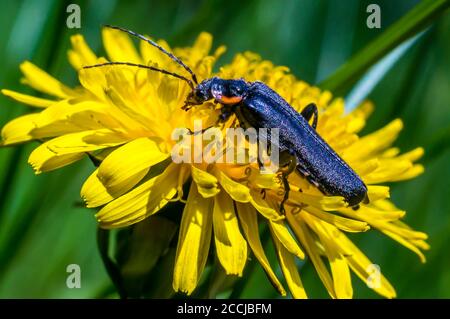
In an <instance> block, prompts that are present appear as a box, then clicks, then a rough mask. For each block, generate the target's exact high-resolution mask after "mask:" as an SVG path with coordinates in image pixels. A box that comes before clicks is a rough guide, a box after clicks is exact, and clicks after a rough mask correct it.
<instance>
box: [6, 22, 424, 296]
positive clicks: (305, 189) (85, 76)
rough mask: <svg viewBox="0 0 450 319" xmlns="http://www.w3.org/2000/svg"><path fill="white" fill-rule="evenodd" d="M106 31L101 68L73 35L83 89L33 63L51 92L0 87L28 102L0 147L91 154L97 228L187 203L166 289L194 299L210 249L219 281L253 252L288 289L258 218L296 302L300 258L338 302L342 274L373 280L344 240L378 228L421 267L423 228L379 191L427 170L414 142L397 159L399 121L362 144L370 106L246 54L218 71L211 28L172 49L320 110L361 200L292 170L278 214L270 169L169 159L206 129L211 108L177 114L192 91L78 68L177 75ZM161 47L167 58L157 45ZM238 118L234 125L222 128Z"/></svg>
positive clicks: (42, 167) (48, 162)
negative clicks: (359, 185) (201, 126)
mask: <svg viewBox="0 0 450 319" xmlns="http://www.w3.org/2000/svg"><path fill="white" fill-rule="evenodd" d="M102 36H103V43H104V46H105V49H106V53H107V58H108V60H107V59H106V58H103V57H97V56H96V55H95V54H94V53H93V52H92V50H91V49H90V48H89V47H88V45H87V44H86V43H85V41H84V39H83V37H82V36H81V35H75V36H73V37H72V38H71V42H72V49H71V50H70V51H69V52H68V58H69V61H70V63H71V65H72V66H73V67H74V68H75V70H76V71H77V72H78V77H79V82H80V86H79V87H76V88H69V87H67V86H66V85H64V84H62V83H61V82H60V81H58V80H57V79H55V78H53V77H52V76H51V75H49V74H47V73H46V72H45V71H43V70H41V69H39V68H38V67H37V66H35V65H33V64H32V63H30V62H24V63H22V64H21V66H20V68H21V71H22V73H23V75H24V79H23V82H24V83H25V84H27V85H29V86H30V87H32V88H34V89H36V90H37V91H40V92H42V93H44V94H45V95H46V96H47V97H44V98H41V97H39V98H38V97H34V96H30V95H25V94H22V93H18V92H13V91H10V90H6V89H5V90H2V93H3V94H4V95H6V96H9V97H10V98H12V99H14V100H16V101H18V102H21V103H25V104H27V105H30V106H32V107H34V108H35V112H32V113H30V114H27V115H24V116H21V117H18V118H16V119H13V120H12V121H10V122H9V123H7V124H6V125H5V126H4V127H3V129H2V132H1V135H2V145H3V146H8V145H14V144H19V143H24V142H29V141H32V140H36V141H40V142H41V144H40V145H39V146H37V147H36V148H35V149H34V151H33V152H32V153H31V155H30V157H29V163H30V164H31V165H32V167H33V169H34V170H35V172H36V173H37V174H39V173H41V172H46V171H50V170H54V169H57V168H61V167H63V166H66V165H68V164H71V163H73V162H75V161H78V160H80V159H82V158H84V157H86V156H87V155H88V156H90V157H91V158H92V159H94V160H95V161H98V164H99V165H98V167H97V168H96V169H95V170H94V171H93V172H92V174H91V175H90V177H89V178H88V179H87V180H86V181H85V183H84V185H83V186H82V189H81V196H82V198H83V199H84V201H85V202H86V205H87V207H92V208H98V209H99V210H98V212H97V214H96V218H97V220H98V222H99V224H100V226H101V227H103V228H117V227H125V226H129V225H132V224H134V223H138V222H140V221H142V220H144V219H145V218H147V217H149V216H151V215H153V214H156V213H158V211H160V210H161V208H162V207H164V206H165V205H167V203H169V202H170V201H176V200H183V201H184V200H185V201H186V204H185V207H184V210H183V212H182V219H181V224H180V230H179V238H178V246H177V253H176V259H175V264H174V275H173V288H174V290H175V291H181V292H184V293H186V294H191V293H192V292H193V291H194V289H195V288H196V286H197V284H198V282H199V279H200V276H201V274H202V272H203V270H204V268H205V265H206V262H207V257H208V254H209V253H210V250H212V249H211V247H214V248H215V252H214V253H215V254H216V256H217V258H218V260H219V262H220V264H221V265H222V267H223V269H224V270H225V272H226V273H227V274H228V275H237V276H242V274H243V270H244V267H245V265H246V262H247V260H248V258H249V255H250V254H253V256H254V257H255V258H256V259H257V261H258V262H259V263H260V265H261V266H262V268H263V269H264V271H265V272H266V274H267V277H268V278H269V280H270V281H271V283H272V284H273V286H274V287H275V288H276V289H277V290H278V291H279V293H280V294H281V295H286V294H287V293H286V290H285V286H284V285H283V284H282V281H280V279H279V278H278V277H277V275H276V274H275V272H274V270H273V268H272V266H271V265H270V264H269V260H268V258H267V257H266V255H265V252H264V248H265V247H263V245H262V244H261V241H260V237H259V228H258V227H259V224H260V223H265V224H266V225H268V226H267V227H268V228H269V229H270V234H271V238H272V240H273V242H274V247H275V249H276V252H277V256H278V261H279V266H280V268H281V270H282V273H283V275H284V279H285V283H286V285H287V287H288V288H289V291H290V292H291V294H292V296H293V297H295V298H306V297H307V293H306V291H305V289H304V287H303V285H302V281H301V277H300V273H299V269H298V267H297V262H296V259H297V258H298V259H305V258H306V257H308V259H309V261H310V262H311V263H312V264H313V265H314V267H315V269H316V270H317V273H318V276H319V278H320V280H321V281H322V282H323V284H324V286H325V287H326V289H327V291H328V293H329V295H330V296H331V297H333V298H351V297H352V295H353V289H352V282H351V272H354V273H355V274H356V275H357V276H358V277H359V278H361V280H363V281H366V280H367V279H368V278H369V277H370V275H371V270H370V267H371V265H372V262H371V261H370V260H369V259H368V258H367V257H366V256H365V255H364V253H363V252H361V251H360V250H359V249H358V247H357V246H356V245H355V244H353V243H352V241H351V240H350V239H349V238H348V237H347V233H357V232H366V231H368V230H369V229H376V230H378V231H380V232H381V233H383V234H385V235H387V236H388V237H390V238H392V239H393V240H395V241H397V242H398V243H400V244H401V245H403V246H405V247H406V248H408V249H410V250H412V251H413V252H415V253H416V254H417V255H418V256H419V258H420V260H421V261H422V262H424V261H425V257H424V255H423V253H422V250H426V249H428V245H427V244H426V242H425V240H426V238H427V236H426V234H424V233H422V232H418V231H415V230H412V229H411V228H410V227H408V226H407V225H406V224H404V223H402V222H401V221H400V219H401V218H402V217H403V216H404V215H405V212H404V211H402V210H401V209H399V208H397V207H396V206H395V205H394V204H393V203H392V202H391V201H390V200H389V187H388V186H385V185H383V184H384V183H387V182H395V181H402V180H407V179H411V178H414V177H416V176H417V175H419V174H421V173H422V172H423V167H422V166H421V165H420V164H415V162H416V161H417V160H418V159H419V158H420V157H421V156H422V154H423V149H422V148H416V149H414V150H412V151H409V152H407V153H402V154H401V153H400V150H399V149H398V148H395V147H393V146H392V144H393V142H394V141H395V139H396V138H397V135H398V134H399V132H400V131H401V129H402V126H403V124H402V122H401V120H399V119H395V120H393V121H392V122H391V123H389V124H387V125H386V126H385V127H383V128H381V129H379V130H377V131H375V132H373V133H371V134H369V135H366V136H362V137H360V136H359V135H358V133H359V132H360V131H361V129H362V128H363V127H364V125H365V123H366V119H367V117H368V116H369V115H370V113H371V112H372V108H373V107H372V104H371V103H369V102H365V103H363V104H362V105H360V106H359V107H358V108H357V109H355V110H354V111H352V112H350V113H348V114H347V113H345V112H344V101H343V100H342V99H341V98H333V97H332V94H331V93H330V92H328V91H321V90H320V89H319V88H317V87H313V86H310V85H308V84H307V83H305V82H303V81H300V80H298V79H296V78H295V77H294V76H293V75H292V74H290V73H289V70H288V69H287V68H286V67H282V66H275V65H273V64H272V63H271V62H269V61H266V60H263V59H261V57H260V56H258V55H257V54H254V53H250V52H245V53H243V54H237V55H236V56H235V57H234V59H233V60H232V62H231V63H230V64H229V65H225V66H223V67H221V68H220V69H219V71H218V72H217V73H214V72H213V67H214V65H215V63H216V60H217V59H218V57H219V56H220V55H221V54H222V53H223V52H224V50H225V48H224V47H222V46H221V47H219V48H218V49H216V50H215V51H214V52H213V53H212V54H211V53H210V51H211V46H212V37H211V35H209V34H207V33H201V34H200V35H199V36H198V38H197V40H196V41H195V43H194V44H193V45H192V46H191V47H186V48H175V49H173V52H174V54H175V55H176V56H178V57H179V58H181V59H182V60H183V61H184V62H185V63H186V64H187V65H189V66H190V67H191V68H192V69H193V70H194V72H195V73H196V74H197V76H198V78H199V80H203V79H206V78H210V77H212V76H213V75H217V76H219V77H222V78H241V77H242V78H244V79H245V80H247V81H255V80H259V81H263V82H264V83H266V84H267V85H268V86H270V87H271V88H273V89H274V90H275V91H276V92H278V93H279V94H280V95H281V96H282V97H283V98H284V99H285V100H286V101H287V102H288V103H290V104H291V105H292V106H293V107H294V108H295V109H296V110H297V111H301V110H302V109H303V108H304V107H305V106H306V105H308V104H309V103H311V102H313V103H316V104H317V106H318V108H319V114H320V115H319V122H318V127H317V132H318V134H320V135H321V136H322V137H323V138H324V140H325V141H326V142H327V143H328V144H329V145H330V146H331V147H332V148H333V149H334V150H335V151H336V152H337V153H338V154H339V155H340V156H341V157H342V158H343V159H344V160H345V161H346V162H347V163H348V164H349V165H350V166H351V167H352V168H353V169H354V170H355V171H356V172H357V173H358V175H359V176H360V177H361V178H362V180H363V181H364V182H365V184H366V185H367V187H368V197H369V199H370V203H369V204H364V203H361V204H360V207H359V209H357V210H353V209H352V208H350V207H348V205H346V203H345V201H344V200H343V198H342V197H339V196H325V195H323V194H322V193H321V192H320V191H319V190H318V189H317V188H316V187H314V186H313V185H311V184H310V183H309V182H308V181H307V180H306V179H304V178H302V177H301V176H300V175H297V173H292V174H291V175H289V178H288V181H289V185H290V188H291V192H290V194H289V199H288V200H287V202H286V205H285V206H286V211H285V214H281V213H280V209H279V203H280V202H281V200H282V197H283V185H282V183H280V181H279V178H277V177H278V175H277V174H261V173H260V171H259V170H258V166H257V165H254V164H253V163H245V164H226V163H205V162H200V163H194V164H189V163H179V164H177V163H174V162H173V161H171V150H172V148H173V147H174V145H175V144H176V141H174V140H173V139H172V133H173V131H174V129H177V128H189V129H192V127H193V123H194V121H195V120H199V119H200V120H202V121H203V123H206V124H205V125H208V126H211V125H214V124H215V123H216V120H217V116H218V114H219V112H218V109H217V108H218V107H217V106H215V105H214V104H212V103H210V102H207V103H205V104H203V105H201V106H198V107H194V108H192V109H190V110H189V111H188V112H184V111H182V110H181V107H182V106H183V104H184V101H185V98H186V96H187V94H188V93H189V92H190V88H189V86H188V85H187V84H186V83H185V82H183V81H180V80H178V79H176V78H173V77H168V76H165V75H163V74H160V73H157V72H151V71H148V70H143V69H138V68H132V67H129V66H115V67H102V68H92V69H83V66H88V65H94V64H98V63H104V62H106V61H127V62H132V63H139V64H146V65H157V66H158V67H159V68H163V69H167V70H170V71H173V72H174V71H177V72H183V70H181V71H180V67H179V66H178V65H176V64H175V63H173V61H171V60H170V59H169V58H167V57H166V56H164V55H162V54H161V53H160V52H159V51H158V50H156V49H155V48H153V47H151V46H149V45H148V44H147V43H145V42H141V43H140V46H139V50H137V49H136V48H135V46H134V45H133V42H132V41H131V39H130V38H129V37H128V36H127V35H126V34H124V33H121V32H119V31H117V30H112V29H103V33H102ZM159 44H160V45H162V46H163V47H165V48H166V49H168V50H170V48H169V46H168V44H167V43H165V42H164V41H159ZM233 121H234V119H233V118H231V119H230V120H229V122H227V123H235V122H233ZM228 125H231V124H228ZM223 128H225V126H224V127H223ZM189 181H191V184H190V187H189V192H188V194H183V186H184V185H185V184H186V183H188V182H189ZM212 241H214V245H211V242H212ZM371 287H372V289H374V290H375V291H376V292H377V293H379V294H380V295H382V296H384V297H387V298H393V297H395V296H396V293H395V290H394V288H393V287H392V286H391V284H390V283H389V282H388V281H387V279H386V278H384V277H383V276H382V275H380V280H379V283H378V284H377V285H371Z"/></svg>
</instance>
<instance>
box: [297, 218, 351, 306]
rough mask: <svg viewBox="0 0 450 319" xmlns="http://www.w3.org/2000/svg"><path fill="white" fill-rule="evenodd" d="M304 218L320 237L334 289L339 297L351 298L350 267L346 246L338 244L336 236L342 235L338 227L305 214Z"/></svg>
mask: <svg viewBox="0 0 450 319" xmlns="http://www.w3.org/2000/svg"><path fill="white" fill-rule="evenodd" d="M303 217H304V220H305V221H306V222H307V223H308V225H309V226H310V227H311V229H313V230H314V232H315V233H316V235H317V236H318V237H319V239H320V243H321V244H322V246H323V248H324V251H325V254H326V257H327V258H328V261H329V263H330V269H331V275H332V277H333V284H334V291H335V293H336V297H337V298H339V299H350V298H352V296H353V288H352V281H351V275H350V269H349V266H348V264H347V260H346V258H345V256H346V255H347V254H346V253H345V248H343V247H339V246H337V245H336V242H335V240H336V237H337V236H339V235H340V233H339V232H338V230H337V228H336V227H334V226H332V225H330V224H327V223H324V222H323V221H322V220H320V219H319V218H316V217H313V216H310V215H306V214H303Z"/></svg>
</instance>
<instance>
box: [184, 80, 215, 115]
mask: <svg viewBox="0 0 450 319" xmlns="http://www.w3.org/2000/svg"><path fill="white" fill-rule="evenodd" d="M215 79H217V78H211V79H206V80H204V81H202V82H201V83H200V84H199V85H197V86H196V87H195V88H194V89H193V90H192V91H191V92H190V93H189V94H188V96H187V97H186V101H185V102H184V106H183V109H185V110H187V109H188V108H189V106H192V105H200V104H203V103H205V102H206V101H208V100H211V99H212V98H213V96H212V94H211V83H212V82H213V81H214V80H215Z"/></svg>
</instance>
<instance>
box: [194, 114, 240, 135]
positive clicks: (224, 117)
mask: <svg viewBox="0 0 450 319" xmlns="http://www.w3.org/2000/svg"><path fill="white" fill-rule="evenodd" d="M232 114H233V111H232V110H224V109H223V108H222V111H221V113H220V114H219V118H218V119H217V121H216V123H215V124H214V125H212V126H210V127H207V128H204V129H202V130H200V131H196V132H193V131H191V130H190V129H189V128H187V129H188V131H189V133H190V134H191V135H197V134H200V133H201V134H203V133H205V132H206V131H207V130H209V129H210V128H212V127H215V126H218V125H219V124H220V123H224V122H226V121H227V120H228V119H229V118H230V116H231V115H232Z"/></svg>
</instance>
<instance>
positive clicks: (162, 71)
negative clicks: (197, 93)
mask: <svg viewBox="0 0 450 319" xmlns="http://www.w3.org/2000/svg"><path fill="white" fill-rule="evenodd" d="M110 65H127V66H133V67H137V68H141V69H147V70H152V71H156V72H161V73H164V74H167V75H170V76H173V77H175V78H177V79H180V80H183V81H186V82H187V83H188V84H189V86H190V88H191V89H192V90H194V84H193V83H192V81H191V80H189V79H188V78H186V77H184V76H182V75H179V74H176V73H172V72H169V71H167V70H164V69H158V68H155V67H153V66H149V65H143V64H136V63H131V62H105V63H99V64H93V65H87V66H84V67H83V69H92V68H98V67H104V66H110Z"/></svg>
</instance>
